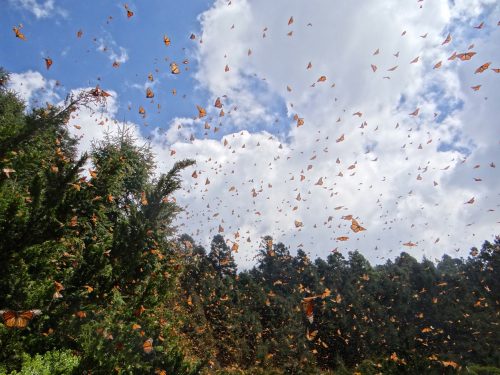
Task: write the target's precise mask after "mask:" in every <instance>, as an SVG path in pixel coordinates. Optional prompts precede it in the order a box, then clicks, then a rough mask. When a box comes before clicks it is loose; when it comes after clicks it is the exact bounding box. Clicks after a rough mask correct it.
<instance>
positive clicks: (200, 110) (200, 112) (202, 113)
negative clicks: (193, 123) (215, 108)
mask: <svg viewBox="0 0 500 375" xmlns="http://www.w3.org/2000/svg"><path fill="white" fill-rule="evenodd" d="M196 108H197V109H198V118H202V117H205V116H206V115H207V111H206V110H205V108H203V107H200V106H199V105H197V106H196Z"/></svg>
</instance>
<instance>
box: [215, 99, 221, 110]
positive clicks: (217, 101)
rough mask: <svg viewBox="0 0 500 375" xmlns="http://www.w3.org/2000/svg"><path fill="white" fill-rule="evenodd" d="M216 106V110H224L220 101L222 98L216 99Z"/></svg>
mask: <svg viewBox="0 0 500 375" xmlns="http://www.w3.org/2000/svg"><path fill="white" fill-rule="evenodd" d="M214 106H215V107H216V108H222V102H221V101H220V98H217V99H215V104H214Z"/></svg>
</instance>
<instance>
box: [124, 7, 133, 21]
mask: <svg viewBox="0 0 500 375" xmlns="http://www.w3.org/2000/svg"><path fill="white" fill-rule="evenodd" d="M123 6H124V7H125V10H126V11H127V18H130V17H132V16H133V15H134V12H132V11H131V10H130V9H129V7H128V5H127V4H124V5H123Z"/></svg>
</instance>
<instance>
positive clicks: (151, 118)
mask: <svg viewBox="0 0 500 375" xmlns="http://www.w3.org/2000/svg"><path fill="white" fill-rule="evenodd" d="M123 4H124V3H121V2H116V1H105V2H103V1H99V2H96V1H94V2H81V1H64V2H59V3H58V4H57V5H56V8H57V9H54V10H53V11H52V12H51V13H53V14H52V15H50V16H48V17H44V18H37V17H36V16H35V15H34V14H33V13H31V12H30V11H28V10H27V9H25V8H24V7H22V6H20V5H18V4H16V2H12V1H11V2H9V1H7V9H6V10H7V11H5V8H4V11H3V12H1V14H0V24H1V25H2V26H3V27H2V29H3V30H2V37H1V42H0V43H1V46H2V47H1V48H2V54H1V55H0V65H1V66H3V67H5V68H6V69H7V70H8V71H11V72H22V71H27V70H34V71H40V72H42V73H43V75H44V76H45V77H46V78H47V79H55V80H58V81H59V82H60V84H61V87H60V92H61V93H64V92H67V90H68V89H73V88H78V87H85V86H95V85H97V84H99V85H100V86H101V88H103V89H111V90H114V91H117V92H118V94H119V96H120V111H119V115H118V117H119V118H121V119H123V118H125V119H126V120H128V121H134V122H137V123H144V122H146V123H148V124H150V126H151V127H153V126H161V125H162V123H163V124H165V122H166V119H169V118H173V117H177V116H180V117H189V116H192V115H193V114H194V113H195V112H196V106H195V105H196V104H197V103H202V102H204V101H205V93H204V92H203V90H202V89H198V88H197V87H196V82H195V81H194V80H193V78H192V75H191V74H189V73H190V72H186V71H183V72H182V74H180V75H178V76H173V75H172V74H171V73H170V69H169V63H170V61H176V62H177V63H178V64H179V66H181V69H183V67H184V65H183V64H182V61H183V60H185V59H189V64H188V65H185V66H187V67H189V69H191V70H194V69H196V59H193V58H192V56H193V51H194V44H196V43H198V42H199V31H200V30H199V29H200V27H199V23H198V22H197V15H198V14H200V13H201V12H202V11H204V10H206V9H207V8H208V7H209V6H210V1H201V0H197V1H188V2H184V3H183V6H178V3H175V2H165V1H161V0H155V1H148V3H147V4H145V3H144V2H134V1H130V2H128V6H129V8H130V9H131V10H133V12H134V16H133V17H131V18H130V19H128V18H127V15H126V10H125V9H124V7H123ZM61 13H62V14H61ZM110 17H112V18H110ZM19 23H21V24H23V25H24V28H23V29H22V31H23V33H24V34H25V36H26V41H21V40H19V39H17V38H12V36H13V35H14V34H13V32H12V30H11V28H12V26H15V25H18V24H19ZM78 30H82V31H83V36H82V37H81V38H77V36H76V34H77V31H78ZM191 33H195V34H198V38H197V39H196V40H195V41H192V40H190V39H189V36H190V35H191ZM164 35H168V36H169V37H170V39H171V41H172V44H171V45H170V46H169V47H166V46H165V45H164V43H163V36H164ZM101 40H102V43H103V44H104V45H105V46H107V47H108V51H110V50H114V51H115V53H117V54H118V55H120V48H123V49H124V50H125V51H126V54H127V55H128V60H127V61H126V62H124V63H122V64H121V65H120V67H119V68H113V67H112V61H111V60H110V57H109V55H110V53H109V52H107V53H106V52H101V51H98V50H97V49H98V46H99V45H100V43H101ZM44 57H51V58H52V59H53V61H54V63H53V65H52V67H51V68H50V69H49V70H46V69H45V62H44V60H43V58H44ZM166 58H168V59H169V61H168V62H167V61H165V59H166ZM156 70H158V71H156ZM149 73H152V74H153V76H154V79H155V80H156V81H159V82H156V83H155V85H154V88H153V90H154V92H155V98H154V104H152V103H150V102H151V101H150V100H149V99H146V98H145V90H144V89H138V88H137V87H135V86H134V85H139V86H141V87H143V86H144V85H145V83H146V82H147V81H148V74H149ZM174 88H175V89H176V90H177V95H175V96H174V95H172V94H171V91H172V89H174ZM184 95H186V97H185V98H183V96H184ZM129 102H130V103H132V109H131V110H130V111H128V108H127V105H128V103H129ZM157 104H160V105H161V107H162V108H161V113H160V114H158V113H157V112H158V110H157V108H156V105H157ZM139 105H142V106H144V108H145V109H146V111H147V117H146V118H145V119H142V118H141V117H140V116H139V115H138V112H137V110H138V106H139ZM145 131H146V132H147V129H145Z"/></svg>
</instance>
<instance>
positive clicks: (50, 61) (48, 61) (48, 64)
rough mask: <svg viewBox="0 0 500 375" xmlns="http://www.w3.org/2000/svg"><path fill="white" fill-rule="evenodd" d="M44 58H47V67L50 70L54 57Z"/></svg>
mask: <svg viewBox="0 0 500 375" xmlns="http://www.w3.org/2000/svg"><path fill="white" fill-rule="evenodd" d="M44 60H45V66H46V67H47V70H49V69H50V67H51V66H52V59H51V58H50V57H45V58H44Z"/></svg>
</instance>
